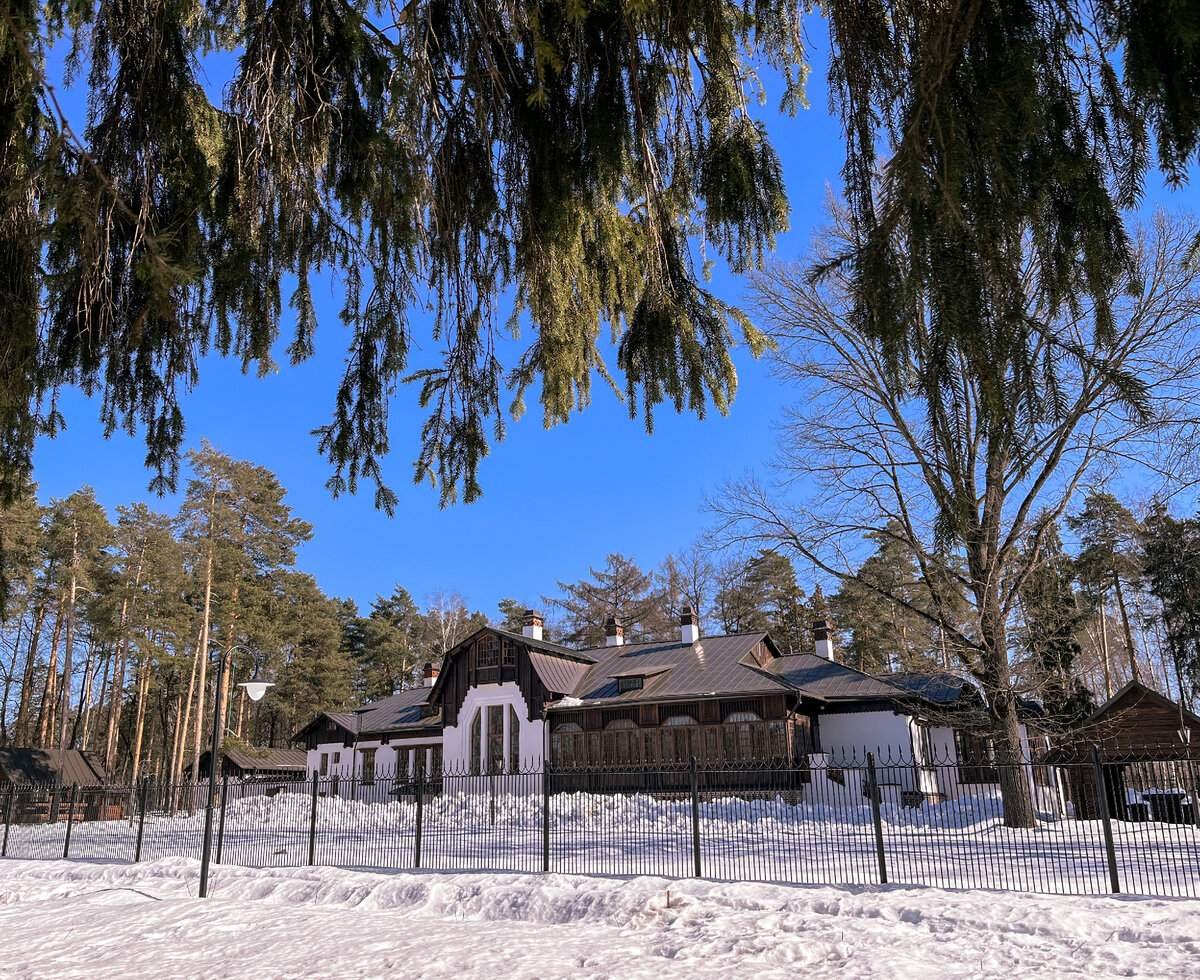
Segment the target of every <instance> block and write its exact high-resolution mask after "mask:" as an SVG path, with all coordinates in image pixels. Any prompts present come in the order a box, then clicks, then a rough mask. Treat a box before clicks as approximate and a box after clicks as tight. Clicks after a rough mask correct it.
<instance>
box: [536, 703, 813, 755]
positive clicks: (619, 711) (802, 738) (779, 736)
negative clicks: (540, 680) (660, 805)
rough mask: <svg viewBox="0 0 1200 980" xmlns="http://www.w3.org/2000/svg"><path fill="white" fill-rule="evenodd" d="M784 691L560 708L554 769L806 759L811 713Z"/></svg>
mask: <svg viewBox="0 0 1200 980" xmlns="http://www.w3.org/2000/svg"><path fill="white" fill-rule="evenodd" d="M790 700H792V699H790V698H789V697H788V696H787V695H786V694H765V695H758V696H745V695H743V696H739V697H730V698H716V697H713V698H705V699H703V700H694V701H669V702H648V703H637V704H621V705H616V706H611V707H604V706H595V707H581V708H572V709H556V710H555V711H553V712H552V713H551V716H550V762H551V765H552V766H554V767H556V768H585V767H626V766H643V767H654V766H675V765H684V764H686V763H687V762H688V761H689V760H690V759H691V758H693V757H695V758H696V759H697V760H699V761H701V762H703V763H705V764H706V765H716V766H724V765H736V764H737V763H748V762H759V763H761V762H763V761H774V762H779V763H784V762H793V761H796V760H799V759H803V758H804V757H806V756H807V755H808V754H809V753H810V752H813V751H815V749H816V729H815V725H814V723H813V719H812V718H811V717H810V716H809V715H808V714H807V713H804V712H799V711H795V710H792V707H791V705H790V704H789V702H790Z"/></svg>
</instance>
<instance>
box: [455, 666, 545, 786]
mask: <svg viewBox="0 0 1200 980" xmlns="http://www.w3.org/2000/svg"><path fill="white" fill-rule="evenodd" d="M492 705H497V706H500V707H502V708H504V709H505V710H504V712H503V717H504V759H505V768H506V769H507V768H508V760H509V757H510V748H511V746H512V736H513V733H512V731H511V725H510V723H511V720H512V715H511V713H510V712H509V711H508V710H507V708H508V707H509V706H511V707H512V708H513V710H514V711H515V712H516V717H517V723H518V733H517V739H518V749H519V755H520V763H521V768H523V769H532V768H537V767H540V766H541V764H542V755H543V751H544V746H545V744H546V723H545V722H544V721H542V720H541V719H540V718H539V719H535V720H532V721H531V720H530V718H529V705H528V704H526V703H525V697H524V695H523V694H522V693H521V688H520V686H519V685H518V684H517V683H516V682H515V681H508V682H505V683H503V684H482V685H479V686H477V687H472V688H469V689H468V690H467V695H466V697H465V698H464V699H463V703H462V708H461V709H460V710H459V712H458V722H459V723H458V724H457V725H447V726H446V727H445V728H444V729H443V731H442V739H443V742H442V746H443V747H442V752H443V758H444V760H445V761H444V766H445V769H446V772H448V773H466V772H469V771H470V768H471V723H472V721H473V720H474V718H475V715H476V712H478V711H480V710H482V709H483V708H486V707H490V706H492ZM479 738H480V746H479V758H480V761H481V763H482V767H483V768H486V760H487V724H486V718H485V719H483V720H481V722H480V726H479Z"/></svg>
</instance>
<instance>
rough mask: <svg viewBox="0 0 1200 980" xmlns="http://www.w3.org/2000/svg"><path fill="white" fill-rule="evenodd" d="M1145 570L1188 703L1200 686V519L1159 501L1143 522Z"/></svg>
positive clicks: (1181, 693) (1182, 697)
mask: <svg viewBox="0 0 1200 980" xmlns="http://www.w3.org/2000/svg"><path fill="white" fill-rule="evenodd" d="M1142 542H1143V547H1144V549H1145V575H1146V582H1147V584H1148V586H1149V589H1150V592H1151V594H1153V596H1154V597H1155V598H1156V599H1157V600H1158V601H1159V603H1160V604H1161V606H1162V620H1163V626H1164V628H1165V632H1166V637H1167V647H1168V649H1169V651H1170V654H1171V660H1172V665H1173V667H1174V673H1175V677H1174V680H1175V682H1176V684H1177V686H1178V690H1179V699H1180V702H1181V703H1183V704H1194V703H1195V700H1196V693H1197V691H1198V690H1200V518H1196V517H1191V518H1184V519H1179V518H1176V517H1173V516H1171V514H1170V513H1169V512H1168V511H1167V509H1166V507H1165V506H1164V505H1163V504H1161V503H1158V504H1156V505H1155V506H1154V507H1153V508H1152V509H1151V511H1150V513H1149V515H1147V517H1146V520H1145V521H1144V522H1143V525H1142Z"/></svg>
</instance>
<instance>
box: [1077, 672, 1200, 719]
mask: <svg viewBox="0 0 1200 980" xmlns="http://www.w3.org/2000/svg"><path fill="white" fill-rule="evenodd" d="M1142 701H1149V702H1150V703H1151V704H1156V705H1158V706H1159V707H1160V708H1166V709H1168V710H1169V711H1173V712H1177V713H1178V712H1182V714H1183V718H1184V720H1185V721H1187V722H1189V723H1190V724H1192V725H1196V726H1200V717H1198V716H1197V715H1195V714H1193V713H1192V712H1191V711H1189V710H1188V709H1187V708H1185V707H1183V705H1181V704H1180V703H1179V702H1178V701H1172V700H1171V699H1170V698H1168V697H1167V696H1166V695H1163V694H1160V693H1159V692H1158V691H1156V690H1154V688H1152V687H1147V686H1146V685H1145V684H1143V683H1142V682H1141V681H1130V682H1129V683H1128V684H1126V685H1125V686H1124V687H1123V688H1121V690H1119V691H1117V693H1116V694H1114V695H1113V696H1112V697H1111V698H1109V699H1108V700H1107V701H1105V702H1104V703H1103V704H1102V705H1100V707H1098V708H1097V709H1096V710H1095V711H1093V712H1092V714H1091V717H1090V718H1088V719H1087V720H1086V721H1084V722H1083V723H1082V724H1081V725H1080V726H1079V727H1080V728H1087V727H1088V726H1090V725H1094V724H1096V723H1097V722H1101V721H1104V720H1105V719H1106V718H1107V717H1108V716H1109V715H1111V714H1115V713H1117V712H1118V711H1123V710H1128V709H1129V708H1132V707H1135V706H1136V705H1137V704H1139V703H1141V702H1142Z"/></svg>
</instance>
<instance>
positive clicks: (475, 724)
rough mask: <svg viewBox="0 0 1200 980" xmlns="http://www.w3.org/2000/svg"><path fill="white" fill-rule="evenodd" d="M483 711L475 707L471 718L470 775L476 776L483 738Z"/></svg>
mask: <svg viewBox="0 0 1200 980" xmlns="http://www.w3.org/2000/svg"><path fill="white" fill-rule="evenodd" d="M482 714H483V712H482V711H480V709H479V708H476V709H475V715H474V717H473V718H472V719H471V735H470V739H471V775H472V776H478V775H479V770H480V764H481V761H482V760H481V755H482V752H483V746H482V745H481V744H480V742H481V741H482V738H483V719H482Z"/></svg>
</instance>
